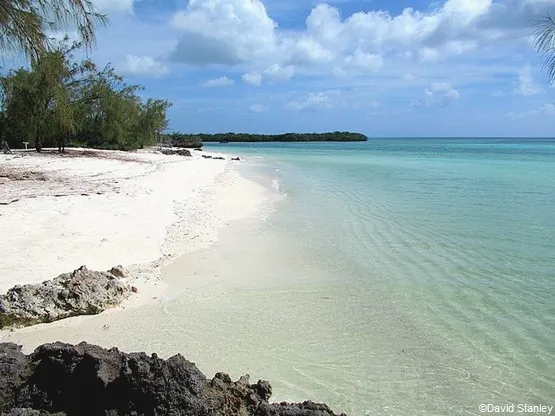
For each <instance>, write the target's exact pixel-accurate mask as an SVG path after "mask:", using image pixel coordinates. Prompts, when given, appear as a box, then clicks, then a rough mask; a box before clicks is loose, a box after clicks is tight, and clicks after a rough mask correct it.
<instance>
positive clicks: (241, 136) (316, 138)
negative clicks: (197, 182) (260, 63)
mask: <svg viewBox="0 0 555 416" xmlns="http://www.w3.org/2000/svg"><path fill="white" fill-rule="evenodd" d="M164 138H165V140H166V142H167V143H168V144H172V145H173V146H177V147H197V146H202V143H203V142H224V143H226V142H228V143H236V142H363V141H366V140H368V138H367V137H366V136H365V135H364V134H360V133H351V132H346V131H335V132H332V133H285V134H249V133H217V134H202V133H201V134H182V133H172V134H168V135H165V136H164Z"/></svg>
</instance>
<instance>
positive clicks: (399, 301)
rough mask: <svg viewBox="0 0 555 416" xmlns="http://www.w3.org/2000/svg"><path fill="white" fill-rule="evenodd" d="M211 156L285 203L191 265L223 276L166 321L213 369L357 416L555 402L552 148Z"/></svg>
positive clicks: (484, 145)
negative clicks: (237, 163) (232, 164)
mask: <svg viewBox="0 0 555 416" xmlns="http://www.w3.org/2000/svg"><path fill="white" fill-rule="evenodd" d="M207 150H212V151H218V150H221V151H222V152H225V153H230V154H233V155H239V156H242V157H244V158H246V159H247V160H248V161H249V162H248V163H247V164H245V167H243V168H242V170H243V173H244V174H245V175H246V176H247V177H249V178H251V179H254V180H256V181H259V182H261V183H263V184H265V185H266V186H268V187H272V189H273V193H274V195H275V198H274V200H273V202H272V204H271V207H270V206H269V207H268V208H267V209H266V210H265V211H264V215H263V221H259V220H254V219H253V220H251V221H243V222H240V223H237V224H234V225H232V228H234V229H233V230H231V231H229V232H228V234H226V232H224V233H223V235H222V239H221V241H219V242H218V243H216V244H215V245H214V246H213V247H211V248H210V249H208V250H204V251H203V252H199V253H193V254H191V255H188V256H185V258H184V259H182V260H180V261H179V262H181V264H180V265H178V266H177V267H188V268H189V269H194V270H195V273H207V272H209V273H211V275H212V276H214V278H213V279H210V280H209V281H207V283H206V286H205V287H199V288H196V290H195V291H193V292H191V293H189V294H184V295H183V296H180V297H178V298H177V299H175V300H174V301H171V302H169V303H168V305H167V306H166V308H167V314H168V317H170V318H169V319H178V318H176V317H180V316H181V317H182V319H183V324H182V325H181V326H180V327H181V328H182V331H183V334H182V336H183V337H185V338H183V339H184V340H187V339H189V340H190V341H191V343H190V344H188V343H187V342H186V341H183V342H184V348H185V350H187V348H186V346H187V345H189V346H190V347H191V349H193V350H196V349H198V356H202V357H203V363H200V367H201V368H202V369H203V370H207V372H208V373H210V370H212V369H214V370H215V371H217V370H218V369H219V370H221V369H222V368H226V367H227V368H229V369H230V371H231V372H232V373H234V372H236V373H237V374H242V373H244V372H250V373H251V374H253V375H255V376H263V377H264V378H268V379H269V380H271V381H272V385H273V387H274V400H278V401H280V400H303V399H306V398H310V399H312V400H314V401H320V402H326V403H328V404H329V405H330V406H331V407H332V408H333V409H334V410H336V411H343V412H346V413H348V414H350V415H471V414H479V413H480V412H481V409H483V408H481V407H480V405H489V406H490V407H489V408H490V409H491V408H492V406H502V405H506V404H515V406H516V405H519V404H525V405H537V406H539V405H546V406H553V405H555V140H549V139H525V140H524V139H523V140H521V139H387V140H386V139H370V140H369V141H368V142H366V143H290V144H285V143H267V144H226V145H208V146H207ZM226 235H227V237H226ZM238 235H240V236H241V238H240V239H239V241H238V239H237V236H238ZM179 262H178V263H179ZM176 270H177V269H176ZM185 311H186V316H183V314H184V313H185ZM201 333H209V334H210V337H211V340H212V343H211V344H209V343H203V345H198V342H196V341H195V342H193V341H192V340H193V339H194V338H195V337H196V336H197V335H199V334H201ZM187 337H188V338H187ZM193 344H194V345H193ZM203 365H204V366H203ZM501 414H504V413H503V412H501ZM507 414H509V413H507ZM532 414H544V413H532Z"/></svg>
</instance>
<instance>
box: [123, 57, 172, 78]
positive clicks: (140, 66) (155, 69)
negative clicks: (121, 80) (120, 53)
mask: <svg viewBox="0 0 555 416" xmlns="http://www.w3.org/2000/svg"><path fill="white" fill-rule="evenodd" d="M122 70H123V72H125V73H127V74H131V75H145V76H162V75H165V74H167V73H168V72H169V69H168V67H167V66H165V65H163V64H162V63H160V62H158V61H156V60H155V59H154V58H152V57H151V56H135V55H127V56H126V60H125V63H124V64H123V65H122Z"/></svg>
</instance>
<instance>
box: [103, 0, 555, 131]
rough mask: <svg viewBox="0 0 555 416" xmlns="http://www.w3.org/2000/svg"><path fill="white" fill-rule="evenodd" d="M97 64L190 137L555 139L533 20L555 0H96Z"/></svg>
mask: <svg viewBox="0 0 555 416" xmlns="http://www.w3.org/2000/svg"><path fill="white" fill-rule="evenodd" d="M93 2H94V3H95V4H96V5H97V7H98V8H99V9H100V10H102V11H104V12H106V13H107V14H108V15H109V17H110V19H111V24H110V26H109V27H108V28H106V29H101V30H100V32H99V36H98V37H99V41H98V45H97V48H96V50H95V51H93V53H92V58H93V59H94V60H95V61H97V62H98V63H99V64H105V63H108V62H111V63H112V64H114V65H115V66H116V68H117V69H118V70H119V71H120V72H121V73H123V74H125V75H126V76H127V77H129V79H130V81H132V82H134V83H139V84H142V85H144V86H145V87H146V89H145V91H144V92H143V94H144V95H145V96H152V97H156V98H166V99H168V100H170V101H171V102H173V104H174V105H173V107H172V109H171V110H170V127H171V128H172V129H174V130H179V131H183V132H226V131H241V132H252V133H279V132H289V131H299V132H312V131H329V130H350V131H359V132H363V133H365V134H367V135H368V136H370V137H388V136H406V137H410V136H552V135H554V134H555V105H554V104H553V103H555V99H554V97H555V89H553V88H552V87H551V86H550V85H549V82H548V79H547V77H546V75H545V73H544V72H543V71H542V67H541V59H540V57H538V56H537V54H536V53H535V52H534V50H533V47H532V43H531V41H530V32H531V29H530V26H529V24H530V22H531V21H532V20H533V19H535V18H537V17H541V16H545V15H547V14H548V13H551V14H555V0H448V1H437V2H429V1H424V0H398V1H392V0H390V1H386V0H353V1H350V0H333V1H328V2H319V1H315V0H189V1H186V0H93Z"/></svg>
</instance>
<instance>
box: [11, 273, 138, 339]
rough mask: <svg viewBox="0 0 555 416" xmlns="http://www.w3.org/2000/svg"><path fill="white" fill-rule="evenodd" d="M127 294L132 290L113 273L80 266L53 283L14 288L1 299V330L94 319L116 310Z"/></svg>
mask: <svg viewBox="0 0 555 416" xmlns="http://www.w3.org/2000/svg"><path fill="white" fill-rule="evenodd" d="M130 293H131V289H130V288H129V287H128V286H127V285H126V284H125V283H124V282H123V281H122V280H120V279H119V278H118V277H116V276H114V275H113V274H112V273H105V272H96V271H91V270H88V269H87V268H86V267H85V266H82V267H80V268H79V269H77V270H75V271H74V272H72V273H65V274H62V275H60V276H58V277H56V278H55V279H53V280H47V281H45V282H42V283H39V284H34V285H25V286H19V285H18V286H15V287H13V288H11V289H10V290H8V292H7V293H6V294H5V295H1V296H0V328H3V327H5V326H30V325H35V324H38V323H44V322H54V321H58V320H60V319H64V318H69V317H71V316H78V315H95V314H98V313H100V312H103V311H104V310H106V309H109V308H112V307H115V306H118V305H119V304H121V302H123V300H125V299H126V298H127V297H128V296H129V295H130Z"/></svg>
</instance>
